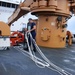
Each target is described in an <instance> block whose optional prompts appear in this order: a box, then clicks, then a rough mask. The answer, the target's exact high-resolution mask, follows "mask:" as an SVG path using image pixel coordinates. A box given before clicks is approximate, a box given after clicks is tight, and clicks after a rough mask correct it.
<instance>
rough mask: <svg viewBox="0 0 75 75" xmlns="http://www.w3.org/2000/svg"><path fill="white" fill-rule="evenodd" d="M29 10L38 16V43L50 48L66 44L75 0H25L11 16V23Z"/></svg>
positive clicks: (74, 8) (74, 9)
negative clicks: (68, 20) (68, 18)
mask: <svg viewBox="0 0 75 75" xmlns="http://www.w3.org/2000/svg"><path fill="white" fill-rule="evenodd" d="M29 11H31V13H32V14H33V15H36V16H38V21H37V30H36V32H37V36H36V41H37V44H38V45H40V46H44V47H50V48H64V47H65V45H66V22H65V18H66V17H68V16H70V11H72V12H73V13H75V0H25V1H24V2H23V3H21V4H20V6H19V7H18V8H17V9H16V10H15V12H14V13H13V15H12V16H11V17H10V18H9V20H8V24H9V25H10V24H11V23H13V22H14V21H16V20H17V19H18V18H20V17H21V16H23V15H24V14H27V13H28V12H29Z"/></svg>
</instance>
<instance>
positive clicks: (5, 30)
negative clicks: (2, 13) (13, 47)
mask: <svg viewBox="0 0 75 75" xmlns="http://www.w3.org/2000/svg"><path fill="white" fill-rule="evenodd" d="M0 31H1V36H9V35H10V27H9V26H8V25H7V24H6V23H4V22H1V21H0Z"/></svg>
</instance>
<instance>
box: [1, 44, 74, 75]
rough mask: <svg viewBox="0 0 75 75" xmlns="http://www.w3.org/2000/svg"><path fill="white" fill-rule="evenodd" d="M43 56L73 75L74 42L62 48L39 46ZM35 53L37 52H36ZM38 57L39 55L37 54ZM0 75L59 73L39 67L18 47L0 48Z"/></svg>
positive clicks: (53, 74)
mask: <svg viewBox="0 0 75 75" xmlns="http://www.w3.org/2000/svg"><path fill="white" fill-rule="evenodd" d="M40 49H41V50H42V52H43V53H44V54H45V56H46V57H47V58H48V59H49V60H50V61H51V62H53V63H54V64H56V65H57V66H59V67H61V68H63V69H64V70H66V71H68V72H70V73H72V75H75V44H73V45H72V46H66V47H65V48H63V49H50V48H43V47H40ZM36 55H38V53H37V52H36ZM39 57H40V56H39ZM0 75H60V74H59V73H57V72H55V71H52V70H50V69H48V68H39V67H37V66H36V64H35V63H34V62H33V61H32V60H31V59H30V58H29V57H28V56H27V54H23V53H21V52H20V51H19V50H18V49H16V48H14V47H11V48H10V50H0Z"/></svg>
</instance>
